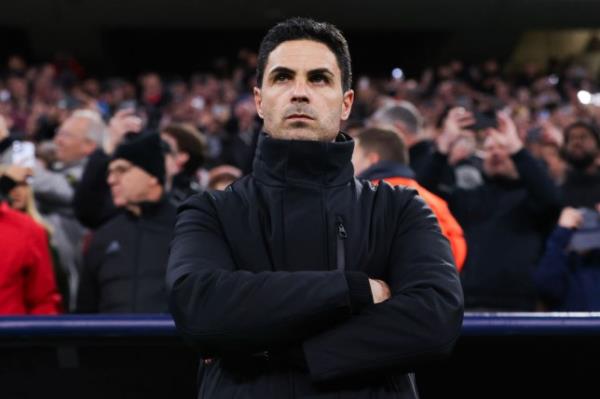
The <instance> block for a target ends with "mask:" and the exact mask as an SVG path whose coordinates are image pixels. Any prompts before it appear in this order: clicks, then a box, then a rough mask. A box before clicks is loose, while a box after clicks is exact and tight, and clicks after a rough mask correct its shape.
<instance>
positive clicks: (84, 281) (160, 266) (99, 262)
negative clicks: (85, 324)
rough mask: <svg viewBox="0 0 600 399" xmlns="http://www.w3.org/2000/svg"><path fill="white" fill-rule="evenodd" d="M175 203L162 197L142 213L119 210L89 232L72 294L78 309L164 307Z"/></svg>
mask: <svg viewBox="0 0 600 399" xmlns="http://www.w3.org/2000/svg"><path fill="white" fill-rule="evenodd" d="M174 225H175V207H174V206H173V205H171V203H169V201H167V199H166V198H163V199H162V200H161V201H160V202H156V203H146V204H144V205H143V206H142V214H141V215H140V216H136V215H134V214H132V213H130V212H128V211H125V210H120V212H119V213H118V214H117V215H116V216H115V217H114V218H112V219H111V220H109V221H108V222H106V223H105V224H103V225H102V227H100V228H99V229H98V230H97V231H96V232H95V233H94V235H93V236H92V240H91V242H90V245H89V249H88V250H87V252H86V255H85V259H84V268H83V273H82V276H81V284H80V287H79V293H78V295H77V311H78V312H80V313H166V312H167V294H166V289H165V284H164V280H165V272H166V268H167V260H168V254H169V243H170V242H171V238H172V237H173V226H174Z"/></svg>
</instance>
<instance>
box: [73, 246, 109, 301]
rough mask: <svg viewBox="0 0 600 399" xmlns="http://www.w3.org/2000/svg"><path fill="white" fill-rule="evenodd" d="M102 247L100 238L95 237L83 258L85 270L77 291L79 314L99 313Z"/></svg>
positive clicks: (82, 272)
mask: <svg viewBox="0 0 600 399" xmlns="http://www.w3.org/2000/svg"><path fill="white" fill-rule="evenodd" d="M102 256H104V254H103V251H102V246H101V245H100V244H99V243H98V236H97V235H94V236H93V237H92V241H91V242H90V246H89V248H88V250H87V252H86V253H85V255H84V258H83V269H82V271H81V277H80V279H79V287H78V289H77V305H76V308H75V311H76V312H77V313H98V303H99V296H100V294H99V287H98V269H99V265H100V263H101V262H102Z"/></svg>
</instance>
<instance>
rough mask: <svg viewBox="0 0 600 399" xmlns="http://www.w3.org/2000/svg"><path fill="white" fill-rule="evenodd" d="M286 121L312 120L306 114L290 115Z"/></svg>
mask: <svg viewBox="0 0 600 399" xmlns="http://www.w3.org/2000/svg"><path fill="white" fill-rule="evenodd" d="M286 119H301V120H312V119H313V118H311V117H310V116H308V115H306V114H292V115H290V116H288V117H287V118H286Z"/></svg>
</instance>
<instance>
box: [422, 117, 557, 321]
mask: <svg viewBox="0 0 600 399" xmlns="http://www.w3.org/2000/svg"><path fill="white" fill-rule="evenodd" d="M497 122H498V127H497V128H489V129H488V130H487V131H486V135H487V138H486V139H485V141H484V146H483V172H484V175H485V180H484V183H483V184H482V185H480V186H477V187H475V188H471V189H465V188H461V187H458V186H457V185H456V184H447V182H442V181H441V180H440V176H441V171H443V170H444V169H445V168H447V167H448V160H449V155H448V154H449V149H450V148H451V146H452V143H453V142H454V141H455V140H456V139H457V138H458V137H460V136H461V135H462V134H463V130H464V129H466V128H468V127H470V126H472V125H473V124H474V123H475V118H474V115H473V114H472V113H471V112H469V111H467V110H465V109H464V108H454V109H452V110H450V112H449V114H448V116H447V118H446V121H445V123H444V130H443V132H442V134H441V135H440V136H439V138H438V142H437V152H436V153H435V154H434V155H433V157H432V159H431V161H430V164H429V166H428V167H427V168H426V173H424V174H423V176H422V177H423V178H422V180H421V184H423V185H424V186H425V187H426V188H428V189H429V190H431V191H433V192H434V193H436V194H438V195H439V196H441V197H442V198H444V199H445V200H446V201H448V205H449V207H450V211H451V212H452V214H453V215H454V216H455V217H456V219H457V220H458V222H459V223H460V225H461V226H462V228H463V230H464V232H465V237H466V239H467V246H468V248H469V252H468V254H467V260H466V262H465V265H464V267H463V269H462V272H461V278H462V283H463V288H464V290H465V303H466V308H467V309H471V310H498V311H533V310H535V309H536V306H537V292H536V289H535V286H534V283H533V278H532V272H533V270H534V269H535V267H536V265H537V262H538V260H539V258H540V256H541V255H542V253H543V250H544V242H545V238H546V237H547V235H548V234H549V233H550V231H551V230H552V226H553V225H554V221H555V220H556V216H557V215H558V212H559V210H560V196H559V192H558V189H557V188H556V187H555V185H554V182H553V181H552V179H551V178H550V176H549V175H548V173H547V172H546V171H545V170H544V169H543V168H542V166H541V165H540V164H539V163H538V162H537V160H535V159H534V158H533V156H532V155H531V154H530V153H529V152H528V151H527V150H526V149H525V148H524V147H523V143H522V141H521V139H520V137H519V135H518V132H517V128H516V126H515V124H514V123H513V121H512V119H511V118H510V116H509V115H507V114H506V113H503V112H500V113H498V114H497Z"/></svg>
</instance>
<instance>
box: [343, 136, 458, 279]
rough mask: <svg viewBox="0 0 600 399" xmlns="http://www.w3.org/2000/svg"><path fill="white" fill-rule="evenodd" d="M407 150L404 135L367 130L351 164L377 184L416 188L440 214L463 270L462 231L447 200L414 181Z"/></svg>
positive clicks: (444, 229) (358, 141) (356, 173)
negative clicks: (383, 183)
mask: <svg viewBox="0 0 600 399" xmlns="http://www.w3.org/2000/svg"><path fill="white" fill-rule="evenodd" d="M408 158H409V155H408V152H407V150H406V147H405V146H404V143H403V141H402V136H399V135H397V134H396V133H394V132H393V131H390V130H383V129H377V128H371V129H366V130H365V131H363V132H362V133H360V134H359V135H358V136H357V137H356V138H355V147H354V154H353V156H352V163H353V165H354V174H355V175H356V176H357V177H358V178H360V179H367V180H371V181H372V182H373V183H376V184H377V182H378V181H379V180H384V181H386V182H388V183H390V184H391V185H393V186H407V187H412V188H414V189H416V190H417V192H418V193H419V195H420V196H421V197H423V199H424V200H425V202H426V203H427V205H429V207H430V208H431V210H432V211H433V214H434V215H435V216H436V217H437V219H438V223H439V225H440V228H441V230H442V234H444V235H445V236H446V238H447V239H448V241H449V242H450V248H451V249H452V254H453V255H454V260H455V263H456V267H457V269H458V270H459V271H460V270H461V269H462V267H463V264H464V262H465V258H466V256H467V245H466V243H465V238H464V236H463V231H462V228H461V227H460V225H459V224H458V222H457V221H456V219H455V218H454V216H452V213H450V210H449V209H448V204H446V201H444V200H443V199H441V198H440V197H438V196H437V195H435V194H433V193H432V192H430V191H428V190H427V189H426V188H424V187H423V186H421V185H420V184H419V183H417V181H416V180H415V174H414V172H413V171H412V169H411V168H410V167H409V166H408V163H409V162H408Z"/></svg>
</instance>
